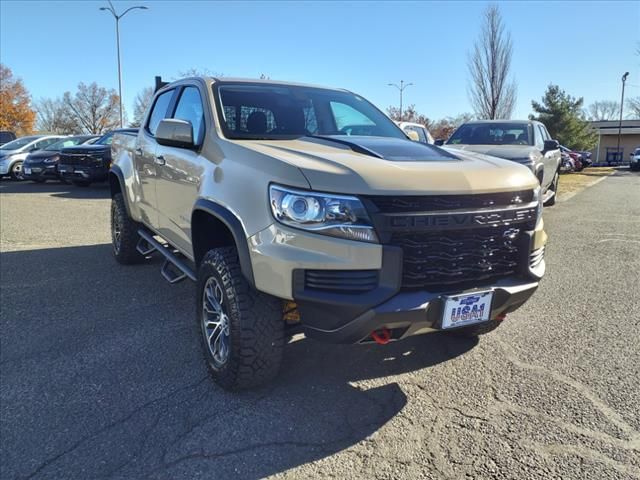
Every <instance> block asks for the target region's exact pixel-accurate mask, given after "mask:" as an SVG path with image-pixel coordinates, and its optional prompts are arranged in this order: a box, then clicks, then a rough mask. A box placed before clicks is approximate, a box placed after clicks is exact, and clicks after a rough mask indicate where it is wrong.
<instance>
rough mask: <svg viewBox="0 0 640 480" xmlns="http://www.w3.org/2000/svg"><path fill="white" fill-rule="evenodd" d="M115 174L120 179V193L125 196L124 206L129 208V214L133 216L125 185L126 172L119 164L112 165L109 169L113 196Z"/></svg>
mask: <svg viewBox="0 0 640 480" xmlns="http://www.w3.org/2000/svg"><path fill="white" fill-rule="evenodd" d="M112 176H114V177H116V178H117V179H118V183H119V184H120V193H122V196H123V197H124V206H125V208H126V209H127V215H129V216H131V212H130V211H129V202H128V200H127V189H126V188H125V185H124V173H122V169H121V168H120V167H119V166H118V165H111V168H110V169H109V190H110V191H111V198H113V195H114V192H113V187H112V186H111V177H112Z"/></svg>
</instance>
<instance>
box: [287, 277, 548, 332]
mask: <svg viewBox="0 0 640 480" xmlns="http://www.w3.org/2000/svg"><path fill="white" fill-rule="evenodd" d="M537 288H538V282H537V281H530V280H529V281H527V280H525V279H520V278H507V279H503V280H500V281H497V282H496V283H494V284H493V285H492V286H491V287H488V288H487V287H484V288H470V289H464V290H461V291H460V290H453V291H451V292H426V291H415V292H399V293H397V294H396V295H394V296H393V297H391V298H390V299H388V300H386V301H385V302H383V303H381V304H379V305H376V306H375V307H372V308H369V309H367V310H366V311H364V312H363V313H361V314H359V315H358V316H357V317H355V318H353V319H351V320H349V321H347V322H346V323H340V324H339V325H338V326H337V327H335V328H331V329H327V328H322V326H321V325H322V324H323V323H326V320H327V315H326V308H325V309H323V308H321V306H320V305H319V304H316V305H315V307H314V308H313V309H311V310H309V309H308V305H305V304H304V301H303V302H302V303H298V308H299V309H300V311H301V315H302V318H303V328H304V332H305V334H306V335H307V336H309V337H312V338H316V339H318V340H322V341H327V342H331V343H359V342H362V341H366V340H367V339H368V338H369V337H370V335H371V332H373V331H376V330H380V329H382V328H387V329H389V330H390V331H391V335H392V337H391V338H392V339H393V340H401V339H404V338H406V337H409V336H412V335H417V334H420V333H427V332H431V331H438V330H440V329H441V322H442V316H443V310H444V303H445V300H446V297H447V296H449V295H460V294H468V293H475V292H486V291H489V290H491V291H493V300H492V304H491V314H490V319H495V318H496V317H498V316H499V315H501V314H506V313H510V312H513V311H514V310H516V309H517V308H519V307H520V306H521V305H523V304H524V303H525V302H526V301H527V300H528V299H529V298H530V297H531V295H533V293H534V292H535V291H536V289H537ZM323 311H324V312H323Z"/></svg>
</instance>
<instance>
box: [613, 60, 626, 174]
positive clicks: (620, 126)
mask: <svg viewBox="0 0 640 480" xmlns="http://www.w3.org/2000/svg"><path fill="white" fill-rule="evenodd" d="M628 76H629V72H625V74H624V75H622V98H621V99H620V121H619V122H618V147H617V148H616V156H617V157H618V162H619V163H623V162H624V159H623V158H622V155H620V135H621V134H622V110H623V108H624V84H625V82H626V81H627V77H628Z"/></svg>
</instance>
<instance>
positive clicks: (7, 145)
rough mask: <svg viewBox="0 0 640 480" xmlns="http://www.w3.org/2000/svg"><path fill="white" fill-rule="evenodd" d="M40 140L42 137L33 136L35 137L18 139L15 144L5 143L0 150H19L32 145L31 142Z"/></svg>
mask: <svg viewBox="0 0 640 480" xmlns="http://www.w3.org/2000/svg"><path fill="white" fill-rule="evenodd" d="M38 138H40V137H38V136H33V137H22V138H18V139H17V140H14V141H13V142H9V143H5V144H4V145H3V146H1V147H0V150H18V149H19V148H22V147H24V146H25V145H28V144H30V143H31V142H33V141H34V140H37V139H38Z"/></svg>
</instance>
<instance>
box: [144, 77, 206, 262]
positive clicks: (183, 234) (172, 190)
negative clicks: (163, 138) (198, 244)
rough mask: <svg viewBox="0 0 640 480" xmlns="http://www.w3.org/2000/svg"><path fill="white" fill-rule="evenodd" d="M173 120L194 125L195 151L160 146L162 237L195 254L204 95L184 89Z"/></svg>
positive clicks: (195, 88)
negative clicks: (194, 216)
mask: <svg viewBox="0 0 640 480" xmlns="http://www.w3.org/2000/svg"><path fill="white" fill-rule="evenodd" d="M176 98H177V101H176V102H175V108H174V109H173V114H172V115H171V117H172V118H176V119H180V120H187V121H189V122H190V123H191V126H192V129H193V130H192V131H193V139H194V142H195V148H193V149H187V148H180V147H169V146H164V145H158V147H157V151H156V157H157V158H159V159H160V161H161V162H162V165H159V166H158V167H157V168H158V176H157V183H156V185H157V190H156V192H157V196H158V215H159V222H160V230H159V232H160V234H161V235H162V236H163V237H164V238H166V239H167V240H168V241H169V242H170V243H171V244H172V245H174V246H175V247H177V248H178V249H179V250H181V251H182V252H183V253H187V254H192V253H193V252H192V248H191V211H192V209H193V205H194V204H195V202H196V200H197V198H198V192H199V189H200V179H201V177H202V174H203V171H204V167H205V163H206V162H207V160H206V159H204V158H203V157H202V156H201V155H200V150H201V148H202V145H203V142H204V137H205V130H206V125H205V113H204V112H205V108H204V107H205V103H204V101H203V99H204V98H206V97H205V94H204V92H203V91H201V90H200V88H199V87H198V86H197V85H183V86H181V87H179V90H178V92H177V94H176Z"/></svg>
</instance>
